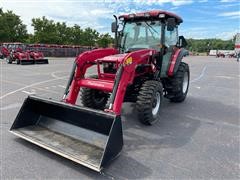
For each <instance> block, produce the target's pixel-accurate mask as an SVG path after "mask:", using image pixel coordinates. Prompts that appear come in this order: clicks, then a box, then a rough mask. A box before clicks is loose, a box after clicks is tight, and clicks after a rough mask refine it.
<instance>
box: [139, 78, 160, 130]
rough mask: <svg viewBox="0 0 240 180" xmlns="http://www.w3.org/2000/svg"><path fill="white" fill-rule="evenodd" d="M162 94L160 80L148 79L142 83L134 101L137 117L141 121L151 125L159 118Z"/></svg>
mask: <svg viewBox="0 0 240 180" xmlns="http://www.w3.org/2000/svg"><path fill="white" fill-rule="evenodd" d="M162 94H163V88H162V83H161V82H159V81H154V80H149V81H146V82H144V83H143V85H142V87H141V89H140V91H139V95H138V96H137V102H136V109H137V112H138V118H139V121H140V122H141V123H143V124H145V125H152V124H154V123H155V122H157V121H158V120H159V116H160V109H161V103H162Z"/></svg>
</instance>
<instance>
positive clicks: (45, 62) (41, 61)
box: [35, 59, 48, 64]
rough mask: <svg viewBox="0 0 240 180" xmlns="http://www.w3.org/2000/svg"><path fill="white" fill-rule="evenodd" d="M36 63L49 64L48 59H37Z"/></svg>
mask: <svg viewBox="0 0 240 180" xmlns="http://www.w3.org/2000/svg"><path fill="white" fill-rule="evenodd" d="M35 64H48V59H37V60H35Z"/></svg>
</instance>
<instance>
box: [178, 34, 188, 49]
mask: <svg viewBox="0 0 240 180" xmlns="http://www.w3.org/2000/svg"><path fill="white" fill-rule="evenodd" d="M187 45H188V44H187V41H186V39H185V38H184V36H179V37H178V46H179V47H186V46H187Z"/></svg>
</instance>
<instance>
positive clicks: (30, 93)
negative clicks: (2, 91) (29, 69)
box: [22, 91, 35, 95]
mask: <svg viewBox="0 0 240 180" xmlns="http://www.w3.org/2000/svg"><path fill="white" fill-rule="evenodd" d="M22 92H23V93H26V94H29V95H31V94H35V92H28V91H22Z"/></svg>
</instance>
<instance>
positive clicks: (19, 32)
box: [0, 8, 28, 42]
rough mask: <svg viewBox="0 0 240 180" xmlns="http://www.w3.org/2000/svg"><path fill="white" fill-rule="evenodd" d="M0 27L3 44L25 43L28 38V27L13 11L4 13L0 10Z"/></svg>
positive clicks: (0, 38) (0, 39) (0, 37)
mask: <svg viewBox="0 0 240 180" xmlns="http://www.w3.org/2000/svg"><path fill="white" fill-rule="evenodd" d="M0 27H1V29H0V41H1V42H14V41H20V42H24V41H25V40H26V39H27V37H28V36H27V28H26V25H25V24H23V23H22V20H21V19H20V17H19V16H18V15H16V14H14V13H13V12H12V11H7V12H3V10H2V9H1V8H0Z"/></svg>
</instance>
